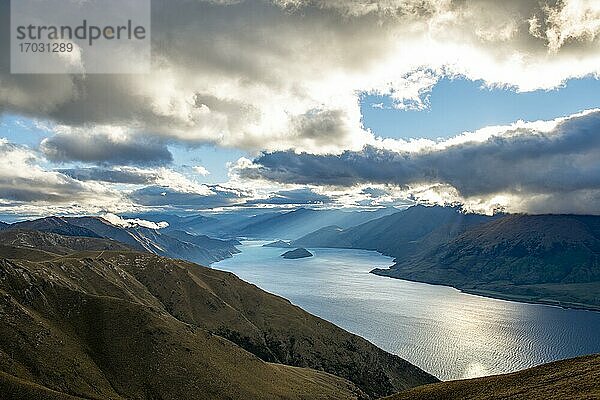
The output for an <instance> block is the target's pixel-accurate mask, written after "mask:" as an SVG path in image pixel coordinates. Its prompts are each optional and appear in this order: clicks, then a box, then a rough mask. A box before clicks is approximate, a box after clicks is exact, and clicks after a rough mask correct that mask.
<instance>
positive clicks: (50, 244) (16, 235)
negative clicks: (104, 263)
mask: <svg viewBox="0 0 600 400" xmlns="http://www.w3.org/2000/svg"><path fill="white" fill-rule="evenodd" d="M0 246H2V254H3V256H4V257H5V258H25V259H29V260H32V261H35V260H43V259H48V257H49V256H52V255H57V254H58V255H65V254H69V253H72V252H73V251H84V250H92V251H105V250H113V251H118V250H122V251H130V250H132V249H131V248H130V247H128V246H126V245H124V244H122V243H119V242H116V241H114V240H109V239H100V238H87V237H86V238H84V237H80V236H64V235H57V234H56V233H49V232H40V231H27V230H15V229H11V230H6V231H0ZM9 254H11V256H9Z"/></svg>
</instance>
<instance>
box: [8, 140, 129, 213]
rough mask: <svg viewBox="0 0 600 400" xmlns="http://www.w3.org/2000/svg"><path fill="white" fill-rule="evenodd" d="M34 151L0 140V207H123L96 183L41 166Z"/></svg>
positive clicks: (112, 193) (122, 201)
mask: <svg viewBox="0 0 600 400" xmlns="http://www.w3.org/2000/svg"><path fill="white" fill-rule="evenodd" d="M42 161H43V160H41V159H40V158H39V156H38V154H37V153H36V152H34V151H33V150H31V149H29V148H28V147H25V146H20V145H16V144H13V143H10V142H9V141H8V140H6V139H1V138H0V207H1V208H2V209H4V210H6V209H8V208H15V207H16V208H18V207H21V206H22V205H23V204H26V203H29V204H32V207H33V205H36V207H41V208H46V209H47V210H49V208H50V207H52V206H58V207H69V206H77V207H79V206H86V207H89V209H90V210H91V209H96V210H98V209H103V208H104V209H109V208H115V209H118V208H120V207H126V206H127V205H128V204H129V203H128V202H127V201H126V199H124V198H123V197H122V195H121V194H120V193H119V192H117V191H115V190H111V189H110V188H107V187H106V186H104V185H101V184H99V183H95V182H81V181H78V180H76V179H73V178H72V177H69V176H67V175H65V174H62V173H60V172H57V171H47V170H45V169H44V168H42V167H41V166H40V163H41V162H42Z"/></svg>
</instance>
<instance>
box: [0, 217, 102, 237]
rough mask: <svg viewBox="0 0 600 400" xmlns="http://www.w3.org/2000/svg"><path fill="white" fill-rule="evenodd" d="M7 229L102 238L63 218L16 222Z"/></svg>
mask: <svg viewBox="0 0 600 400" xmlns="http://www.w3.org/2000/svg"><path fill="white" fill-rule="evenodd" d="M5 229H25V230H36V231H42V232H50V233H56V234H58V235H66V236H82V237H94V238H99V237H101V236H99V235H98V234H96V233H94V232H93V231H91V230H89V229H86V228H85V227H81V226H76V225H73V224H70V223H69V221H68V220H67V219H66V218H63V217H46V218H40V219H36V220H33V221H23V222H16V223H14V224H11V225H9V226H8V227H6V228H5Z"/></svg>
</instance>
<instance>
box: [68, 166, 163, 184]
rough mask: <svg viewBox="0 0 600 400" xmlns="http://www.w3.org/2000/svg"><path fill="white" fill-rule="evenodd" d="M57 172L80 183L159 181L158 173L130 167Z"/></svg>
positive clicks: (71, 169)
mask: <svg viewBox="0 0 600 400" xmlns="http://www.w3.org/2000/svg"><path fill="white" fill-rule="evenodd" d="M57 172H60V173H61V174H63V175H66V176H70V177H71V178H73V179H77V180H78V181H99V182H109V183H123V184H131V185H145V184H150V183H154V182H156V180H157V179H158V173H157V172H156V171H153V170H142V169H139V168H128V167H116V168H113V169H107V168H98V167H88V168H68V169H58V170H57Z"/></svg>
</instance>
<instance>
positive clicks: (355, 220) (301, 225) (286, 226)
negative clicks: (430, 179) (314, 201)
mask: <svg viewBox="0 0 600 400" xmlns="http://www.w3.org/2000/svg"><path fill="white" fill-rule="evenodd" d="M394 211H396V210H395V209H388V208H386V209H382V210H378V211H343V210H313V209H307V208H299V209H297V210H294V211H289V212H285V213H277V214H275V215H260V216H258V217H256V218H254V219H250V220H249V221H248V223H247V224H246V225H244V226H242V227H241V228H240V229H238V230H237V231H236V232H237V234H238V235H240V236H245V237H251V238H281V239H296V238H299V237H301V236H303V235H306V234H308V233H310V232H313V231H315V230H317V229H320V228H323V227H325V226H329V225H338V226H341V227H351V226H355V225H359V224H361V223H364V222H366V221H369V220H372V219H375V218H379V217H381V216H383V215H389V214H391V213H392V212H394Z"/></svg>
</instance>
